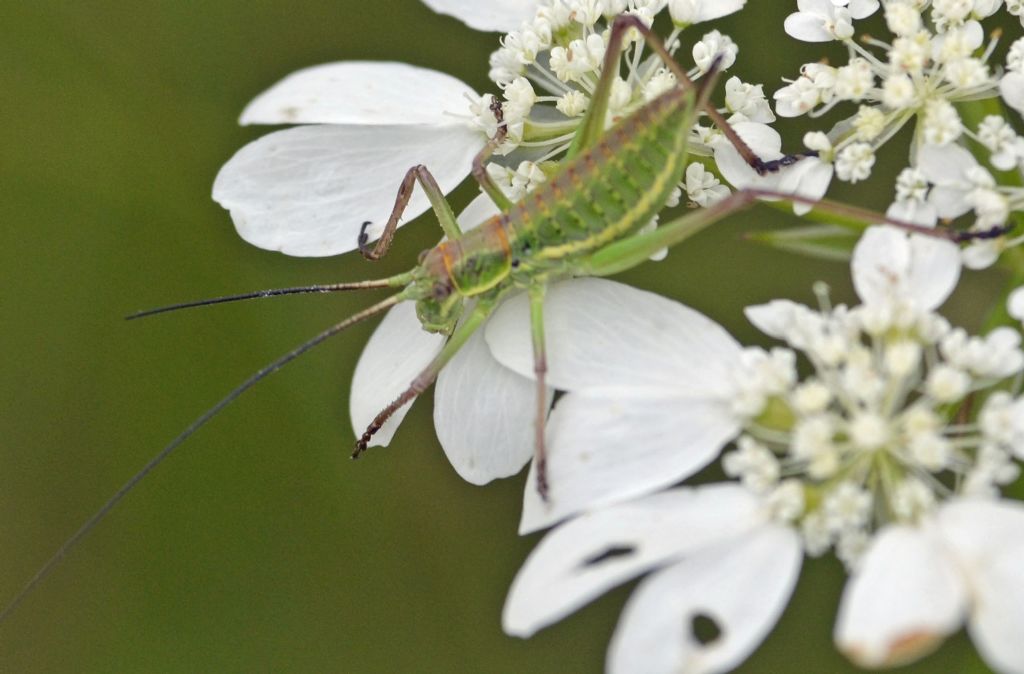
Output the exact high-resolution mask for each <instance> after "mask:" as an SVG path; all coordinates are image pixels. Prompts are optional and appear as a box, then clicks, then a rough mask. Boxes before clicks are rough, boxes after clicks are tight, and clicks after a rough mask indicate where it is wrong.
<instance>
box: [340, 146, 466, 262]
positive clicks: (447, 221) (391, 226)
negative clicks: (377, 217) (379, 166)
mask: <svg viewBox="0 0 1024 674" xmlns="http://www.w3.org/2000/svg"><path fill="white" fill-rule="evenodd" d="M417 182H419V184H420V186H421V187H423V191H424V192H425V193H426V195H427V199H429V200H430V207H431V208H432V209H433V210H434V215H436V216H437V221H438V223H440V225H441V229H443V230H444V233H445V235H446V236H447V237H448V238H449V239H458V238H459V237H461V236H462V230H460V229H459V225H458V223H457V222H456V221H455V214H454V213H453V212H452V207H451V206H449V205H448V202H447V201H446V200H445V198H444V192H443V191H442V190H441V188H440V186H439V185H438V184H437V181H436V180H435V179H434V176H433V175H432V174H431V173H430V171H429V170H428V169H427V167H426V166H423V165H422V164H417V165H416V166H413V167H412V168H410V169H409V170H408V171H406V172H405V177H404V178H402V184H401V185H399V186H398V196H397V197H395V206H394V208H392V209H391V217H389V218H388V221H387V224H386V225H384V231H383V232H382V233H381V235H380V238H379V239H378V240H377V244H376V245H375V246H373V247H372V248H371V247H370V245H369V240H370V235H369V233H368V232H367V231H366V230H367V228H368V227H369V226H370V225H371V224H373V223H371V222H369V221H367V222H364V223H363V226H362V227H361V228H360V229H359V241H358V243H359V252H360V253H362V254H363V257H365V258H366V259H368V260H379V259H381V258H382V257H384V255H385V254H386V253H387V252H388V249H389V248H391V242H392V240H393V239H394V238H395V230H397V229H398V221H399V220H400V219H401V217H402V213H404V212H405V208H406V206H408V205H409V199H411V198H412V190H413V187H415V185H416V183H417Z"/></svg>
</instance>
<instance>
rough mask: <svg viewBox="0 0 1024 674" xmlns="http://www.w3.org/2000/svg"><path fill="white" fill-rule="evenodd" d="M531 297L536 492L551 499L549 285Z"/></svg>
mask: <svg viewBox="0 0 1024 674" xmlns="http://www.w3.org/2000/svg"><path fill="white" fill-rule="evenodd" d="M527 292H528V294H529V297H530V334H531V336H532V338H533V374H534V377H535V379H536V382H537V393H536V400H537V407H536V410H535V415H536V416H535V417H534V420H533V424H534V436H533V462H534V466H535V467H536V475H537V493H538V494H540V497H541V499H543V500H544V501H547V500H548V457H547V450H546V446H545V442H544V429H545V425H546V422H547V417H548V388H547V373H548V362H547V349H546V347H545V344H544V295H545V294H546V292H547V285H546V284H544V283H537V284H535V285H532V286H530V288H529V290H528V291H527Z"/></svg>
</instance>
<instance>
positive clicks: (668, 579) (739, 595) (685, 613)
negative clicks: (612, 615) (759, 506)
mask: <svg viewBox="0 0 1024 674" xmlns="http://www.w3.org/2000/svg"><path fill="white" fill-rule="evenodd" d="M801 558H802V551H801V548H800V542H799V539H798V537H797V535H796V534H795V533H794V532H793V531H792V530H790V529H788V528H783V527H780V526H771V525H769V526H765V527H763V528H761V529H759V530H757V531H755V532H751V533H749V534H745V535H743V536H742V537H740V538H737V539H735V540H732V541H729V542H727V543H724V544H720V545H718V546H716V547H714V548H711V549H706V550H701V551H699V552H698V553H697V554H695V555H693V556H691V557H687V558H686V559H684V560H682V561H681V562H678V563H676V564H673V565H672V566H670V567H668V568H666V569H664V570H662V571H659V572H657V573H656V574H654V575H652V576H651V577H650V578H649V579H647V580H646V581H644V582H643V583H642V584H641V585H640V587H639V588H638V589H637V590H636V592H635V593H634V594H633V596H632V597H630V600H629V603H628V604H627V605H626V609H625V610H624V611H623V614H622V618H621V619H620V621H619V626H618V628H617V629H616V631H615V636H613V637H612V643H611V646H610V648H609V653H608V671H609V672H610V673H611V674H620V673H621V674H630V673H632V672H645V673H647V674H660V673H662V672H664V673H665V674H674V673H676V672H687V673H691V674H711V673H717V672H726V671H729V670H731V669H733V668H735V667H736V666H738V665H739V664H740V663H741V662H743V661H744V660H745V659H746V658H747V657H748V656H749V655H750V654H751V653H752V652H753V651H754V649H755V648H757V646H758V645H759V644H760V643H761V642H762V641H763V640H764V638H765V636H767V634H768V632H770V631H771V629H772V627H774V626H775V623H776V622H777V621H778V619H779V616H780V615H781V614H782V611H783V609H784V608H785V607H786V603H787V602H788V600H789V597H790V595H791V594H792V592H793V586H794V585H795V584H796V580H797V577H798V575H799V573H800V562H801ZM701 619H703V620H710V621H712V622H713V624H714V626H715V627H717V629H718V630H719V634H717V636H716V637H715V638H714V639H712V640H711V641H708V642H707V643H702V642H701V640H700V639H698V637H697V635H695V634H694V633H693V631H694V628H695V627H697V628H698V629H699V621H700V620H701Z"/></svg>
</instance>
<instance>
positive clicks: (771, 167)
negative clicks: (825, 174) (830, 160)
mask: <svg viewBox="0 0 1024 674" xmlns="http://www.w3.org/2000/svg"><path fill="white" fill-rule="evenodd" d="M817 156H818V151H817V150H808V151H807V152H798V153H796V154H787V155H783V156H782V157H779V158H778V159H772V160H771V161H764V160H763V159H760V158H757V159H755V160H754V164H753V169H754V170H755V171H757V174H758V175H762V176H763V175H765V174H766V173H775V172H776V171H778V170H780V169H783V168H785V167H787V166H792V165H793V164H795V163H797V162H798V161H800V160H801V159H806V158H808V157H817Z"/></svg>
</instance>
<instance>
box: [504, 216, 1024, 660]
mask: <svg viewBox="0 0 1024 674" xmlns="http://www.w3.org/2000/svg"><path fill="white" fill-rule="evenodd" d="M853 277H854V285H855V286H856V289H857V293H858V295H859V296H860V299H861V304H859V305H857V306H854V307H851V308H848V307H845V306H836V307H831V306H828V298H827V293H826V291H825V289H823V288H822V289H819V290H818V294H819V298H820V300H819V301H820V302H821V303H822V305H823V306H822V307H821V308H820V309H818V310H813V309H810V308H808V307H805V306H802V305H798V304H796V303H793V302H790V301H788V300H780V301H775V302H771V303H769V304H766V305H761V306H755V307H751V308H750V309H749V310H748V317H749V318H750V319H751V321H752V322H753V323H754V324H755V325H756V326H757V327H758V328H760V329H761V330H762V331H764V332H765V333H767V334H768V335H769V336H771V337H774V338H778V339H781V340H783V341H785V342H786V344H787V347H785V348H775V349H772V350H767V351H766V350H763V349H756V348H755V349H749V348H748V349H743V348H741V347H740V346H739V345H738V344H736V343H735V341H733V340H732V339H731V337H729V336H728V335H727V334H724V331H721V330H720V329H719V328H717V326H715V325H714V324H711V323H710V321H708V319H706V318H704V317H703V316H701V315H699V314H697V313H696V312H693V311H692V310H689V309H686V308H685V307H682V306H681V305H678V304H675V303H672V302H668V301H666V300H664V299H662V298H658V297H656V296H652V295H651V294H650V293H644V292H641V291H638V290H633V289H630V288H628V287H626V286H618V285H617V284H613V283H610V282H608V281H597V280H593V279H587V280H578V281H572V282H569V283H566V284H562V285H560V286H556V287H555V288H553V289H552V299H554V300H555V301H554V302H553V303H552V306H551V313H552V314H553V316H552V317H553V318H554V319H555V320H556V321H558V322H557V327H556V329H555V330H554V331H553V332H554V334H556V335H557V338H556V339H557V342H556V343H555V344H553V345H552V348H553V349H557V350H560V351H561V350H563V349H565V350H568V346H569V345H570V344H571V345H572V346H573V353H574V358H573V359H571V360H572V363H571V366H569V365H565V364H563V366H562V369H561V370H560V372H559V378H560V384H559V387H560V388H565V389H567V391H568V392H567V393H566V394H565V395H564V396H563V397H562V399H561V400H560V401H559V402H558V404H557V405H556V406H555V409H554V411H553V413H552V415H551V420H550V423H551V431H552V432H551V433H550V436H549V437H550V440H551V445H550V447H549V450H550V454H549V475H550V478H551V499H552V500H551V503H549V504H543V503H541V502H540V501H539V499H537V498H536V497H535V496H534V495H531V490H530V489H529V487H533V486H534V483H533V482H532V479H535V476H532V478H531V483H530V484H529V485H528V491H527V493H526V496H525V503H524V513H523V523H522V525H521V527H522V529H523V530H526V531H531V530H534V529H537V528H541V527H546V526H549V525H551V524H553V523H555V522H558V521H560V520H562V519H568V521H566V522H564V523H562V524H561V525H560V526H558V527H556V528H555V529H554V530H553V531H552V532H551V533H550V534H548V536H547V537H546V538H545V539H544V540H543V541H542V542H541V544H540V545H539V546H538V548H537V549H536V550H535V551H534V553H533V554H532V555H531V557H530V559H528V560H527V562H526V564H525V565H524V567H523V569H522V570H521V571H520V573H519V575H518V577H517V578H516V581H515V583H514V584H513V587H512V590H511V592H510V594H509V599H508V602H507V604H506V607H505V615H504V624H505V629H506V630H507V631H508V632H510V633H512V634H517V635H521V636H528V635H530V634H532V633H534V632H535V631H536V630H538V629H540V628H542V627H544V626H545V625H547V624H549V623H551V622H554V621H556V620H558V619H560V618H561V617H563V616H564V615H566V614H567V613H569V612H571V611H573V610H575V609H576V608H577V607H579V606H580V605H582V604H584V603H586V602H588V601H590V600H592V599H593V598H595V597H597V596H598V595H600V594H602V593H603V592H605V591H606V590H608V589H609V588H611V587H613V586H615V585H617V584H619V583H622V582H625V581H627V580H629V579H631V578H634V577H636V576H640V575H644V574H648V575H647V577H646V578H645V579H644V580H643V581H641V583H640V585H639V587H638V589H637V591H636V592H635V593H634V595H633V597H632V598H631V599H630V601H629V604H628V605H627V607H626V609H625V611H624V612H623V615H622V618H621V620H620V623H619V626H618V628H617V630H616V633H615V636H614V637H613V639H612V643H611V646H610V648H609V654H608V662H609V671H611V672H629V671H635V670H636V668H637V665H638V663H642V664H644V665H645V670H644V671H658V672H662V671H663V672H669V671H694V672H699V671H726V670H728V669H730V668H731V667H734V666H736V665H737V664H739V663H740V662H742V660H743V659H744V658H745V657H746V656H747V655H749V653H750V652H751V651H752V650H753V649H754V648H756V646H757V644H758V643H759V642H760V640H761V639H763V638H764V636H765V635H766V634H767V633H768V631H770V629H771V627H772V626H773V625H774V623H775V621H776V620H777V619H778V617H779V614H780V613H781V611H782V608H783V607H784V606H785V604H786V602H787V600H788V598H789V595H790V593H791V592H792V590H793V586H794V584H795V580H796V577H797V576H798V574H799V569H800V565H801V560H802V559H803V558H804V556H812V557H813V556H818V555H821V554H823V553H824V552H826V551H828V550H829V549H833V550H834V551H835V554H836V555H837V556H838V557H839V558H840V559H841V560H842V561H843V562H845V563H846V565H847V566H848V568H849V570H850V581H849V583H848V584H847V586H846V590H845V592H844V595H843V598H842V600H841V602H840V606H839V618H838V621H837V623H836V628H835V640H836V643H837V645H838V646H839V647H840V648H841V649H842V650H843V651H844V652H845V653H846V654H847V655H848V656H849V657H850V659H851V660H853V661H854V662H856V663H858V664H861V665H863V666H866V667H881V666H892V665H896V664H900V663H904V662H908V661H910V660H913V659H915V658H917V657H920V656H922V655H924V654H926V653H927V652H929V651H930V650H931V649H933V648H934V647H935V646H936V645H937V644H938V643H939V642H941V640H942V639H943V638H945V637H946V636H947V635H949V634H951V633H953V632H955V631H956V630H958V629H959V628H960V626H961V625H962V624H963V623H964V622H965V621H966V622H967V627H968V629H969V631H970V633H971V636H972V638H973V639H974V641H975V643H976V644H977V646H978V649H979V651H980V652H981V654H982V655H983V657H984V658H985V660H986V661H987V662H988V663H989V664H990V665H991V666H992V667H993V668H995V669H996V670H997V671H1000V672H1017V671H1021V667H1022V666H1024V659H1022V657H1021V655H1020V650H1019V647H1018V643H1017V641H1018V638H1019V634H1020V630H1021V629H1024V611H1021V609H1020V604H1019V602H1018V601H1016V599H1015V598H1019V597H1021V596H1022V594H1024V579H1022V578H1021V576H1020V573H1019V568H1020V567H1019V564H1020V555H1021V553H1022V551H1024V507H1022V506H1021V504H1020V503H1019V502H1018V501H1014V500H1012V499H1008V498H1004V497H1002V496H1001V493H1000V492H1001V490H1000V487H1002V486H1004V485H1007V484H1009V483H1010V482H1013V481H1015V480H1016V479H1017V478H1018V477H1019V475H1020V464H1021V462H1022V461H1024V395H1022V392H1021V386H1022V382H1024V376H1022V373H1024V351H1022V350H1021V336H1020V333H1019V332H1018V331H1017V330H1016V329H1012V328H1009V327H1004V328H1000V329H997V330H994V331H992V332H990V333H988V334H987V335H985V336H983V337H975V336H969V335H968V333H967V332H966V331H964V330H962V329H959V328H954V327H952V326H951V325H950V324H949V323H948V322H947V321H946V320H945V319H944V318H942V317H941V316H939V315H938V314H937V313H935V310H936V309H937V307H938V306H939V305H940V304H942V302H943V301H944V300H945V299H946V298H947V297H948V296H949V294H950V293H951V292H952V291H953V288H954V287H955V285H956V282H957V280H958V277H959V264H958V251H957V248H956V246H955V245H953V244H951V243H949V242H946V241H940V240H938V239H935V238H933V237H926V236H922V235H916V234H915V235H909V236H908V235H907V234H906V233H905V232H904V231H902V230H899V229H895V228H891V227H888V226H886V227H873V228H870V229H869V230H868V231H867V232H866V233H865V235H864V237H863V238H862V239H861V241H860V243H859V244H858V246H857V249H856V251H855V254H854V259H853ZM568 295H572V299H573V300H575V301H581V300H583V299H587V300H589V301H590V304H589V306H590V307H591V308H590V313H599V314H600V319H599V321H598V322H597V324H599V325H600V329H599V330H598V329H595V327H594V326H595V323H594V322H585V321H580V322H579V324H576V323H575V322H565V321H564V319H562V316H563V315H564V314H565V312H567V308H568V304H567V300H568V299H569V298H568V297H567V296H568ZM1020 305H1021V300H1020V296H1018V297H1015V298H1012V299H1011V311H1014V312H1015V313H1021V314H1022V315H1024V310H1022V308H1021V306H1020ZM524 310H525V307H524V306H519V307H516V306H514V304H513V306H510V307H509V308H508V310H507V311H508V315H511V314H514V313H516V312H519V313H522V312H523V311H524ZM545 310H547V307H545ZM505 311H506V310H505V309H504V308H503V309H502V310H501V311H499V315H498V317H497V318H498V319H499V321H502V320H504V321H505V322H506V325H507V315H503V314H504V312H505ZM491 348H492V352H493V353H494V354H495V357H496V358H497V359H498V360H499V361H500V362H501V363H502V364H503V365H505V366H506V367H510V368H512V369H514V370H516V371H517V372H519V373H520V374H522V375H524V376H526V375H527V373H528V369H527V368H528V366H529V364H528V360H527V359H526V358H524V353H523V352H522V347H518V350H517V347H515V342H514V341H513V340H494V341H492V342H491ZM563 352H567V351H563ZM798 354H801V355H802V356H804V357H805V358H806V360H807V361H808V362H809V364H810V366H811V373H810V374H808V375H806V376H803V377H801V376H800V374H799V369H798V367H797V358H798ZM583 363H590V364H591V366H590V367H589V368H584V367H583ZM627 363H628V364H629V366H626V364H627ZM655 364H656V366H655ZM595 370H596V371H595ZM730 443H732V444H733V445H734V448H733V449H731V450H729V451H727V452H726V453H725V454H724V455H722V464H723V468H724V470H725V472H726V474H727V475H729V476H731V477H733V478H736V479H737V482H726V483H719V484H712V485H706V486H702V487H697V488H678V487H677V488H666V487H669V486H670V485H673V484H675V483H676V482H678V481H679V480H680V479H682V478H684V477H686V476H687V475H691V474H693V473H695V472H696V471H697V470H699V469H700V468H702V467H703V466H705V465H707V464H708V463H710V462H711V461H713V460H714V459H715V458H717V456H718V453H719V452H720V451H721V450H722V449H723V448H724V447H726V446H728V445H729V444H730ZM627 446H628V447H629V451H622V448H623V447H627ZM610 552H614V553H615V554H614V555H611V554H610ZM698 614H700V615H710V616H711V617H712V618H713V619H714V622H715V623H716V625H717V626H718V628H719V630H720V632H721V633H722V634H723V635H725V636H724V637H723V638H722V639H721V640H716V641H714V642H712V643H710V644H709V643H703V642H701V641H700V639H699V638H697V637H696V636H691V635H690V634H688V633H687V632H686V629H687V628H688V627H691V625H692V621H693V616H694V615H698ZM680 626H683V629H684V633H683V634H679V630H680ZM710 663H714V664H713V665H712V664H710ZM705 667H707V668H705Z"/></svg>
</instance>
